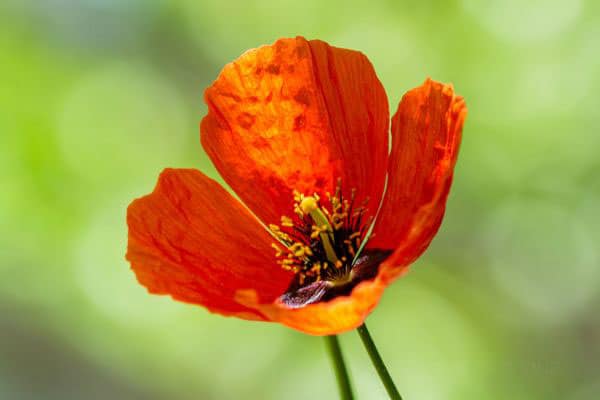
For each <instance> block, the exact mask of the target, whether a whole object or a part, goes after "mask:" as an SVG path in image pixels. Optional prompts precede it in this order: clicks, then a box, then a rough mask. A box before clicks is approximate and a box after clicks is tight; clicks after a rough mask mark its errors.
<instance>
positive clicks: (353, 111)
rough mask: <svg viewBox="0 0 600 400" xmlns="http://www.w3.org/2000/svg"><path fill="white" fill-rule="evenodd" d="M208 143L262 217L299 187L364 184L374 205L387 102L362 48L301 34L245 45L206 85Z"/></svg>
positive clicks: (361, 188)
mask: <svg viewBox="0 0 600 400" xmlns="http://www.w3.org/2000/svg"><path fill="white" fill-rule="evenodd" d="M205 100H206V103H207V104H208V108H209V112H208V115H207V116H206V117H205V118H204V119H203V120H202V124H201V132H202V135H201V137H202V145H203V146H204V149H205V150H206V152H207V153H208V155H209V156H210V158H211V159H212V161H213V163H214V164H215V166H216V168H217V170H218V171H219V173H220V174H221V176H222V177H223V178H224V179H225V181H226V182H227V183H228V184H229V185H230V186H231V187H232V189H233V190H234V191H235V192H236V193H237V194H238V196H239V197H240V198H241V199H242V200H243V201H244V203H245V204H247V205H248V207H249V208H250V209H251V210H252V211H253V212H254V213H255V214H256V215H257V216H258V217H259V218H260V219H262V221H264V222H265V223H278V222H279V219H280V217H281V215H282V214H286V215H289V214H291V213H292V212H293V195H292V192H293V190H294V189H296V190H298V191H300V192H303V193H305V194H312V193H314V192H319V193H321V194H324V193H326V192H333V191H334V189H335V184H336V181H337V179H338V178H341V179H342V187H343V191H344V195H345V196H348V195H349V193H350V190H351V189H353V188H355V189H357V193H358V199H362V198H364V197H369V198H370V203H369V205H370V208H371V209H372V212H373V213H374V212H375V209H376V208H377V206H378V204H379V201H380V199H381V193H382V191H383V184H384V179H385V173H386V171H385V169H386V165H387V149H388V125H389V121H388V118H389V110H388V102H387V97H386V94H385V91H384V89H383V87H382V85H381V83H380V82H379V80H378V79H377V76H376V75H375V72H374V70H373V67H372V65H371V63H370V62H369V60H368V59H367V58H366V57H365V56H364V55H363V54H362V53H360V52H357V51H352V50H346V49H340V48H335V47H332V46H329V45H328V44H326V43H324V42H321V41H316V40H314V41H307V40H306V39H304V38H302V37H298V38H295V39H281V40H278V41H277V42H276V43H274V44H273V45H271V46H264V47H260V48H258V49H254V50H251V51H248V52H246V53H245V54H244V55H242V56H241V57H240V58H239V59H238V60H236V61H235V62H233V63H231V64H228V65H227V66H225V68H224V69H223V71H222V72H221V74H220V75H219V77H218V79H217V80H216V81H215V82H214V83H213V85H212V86H211V87H209V88H208V89H207V90H206V93H205Z"/></svg>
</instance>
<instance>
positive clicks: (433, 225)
mask: <svg viewBox="0 0 600 400" xmlns="http://www.w3.org/2000/svg"><path fill="white" fill-rule="evenodd" d="M466 114H467V109H466V106H465V102H464V100H463V99H462V97H460V96H457V95H456V94H455V93H454V89H453V88H452V85H445V84H442V83H439V82H434V81H432V80H430V79H427V80H426V81H425V83H424V84H423V85H422V86H420V87H417V88H415V89H413V90H411V91H409V92H408V93H406V94H405V95H404V97H403V98H402V101H401V102H400V105H399V106H398V111H397V112H396V114H395V115H394V117H393V118H392V151H391V154H390V159H389V166H388V174H389V175H388V185H387V191H386V194H385V197H384V200H383V204H382V208H381V210H380V212H379V215H378V217H377V222H376V225H375V228H374V231H373V232H374V236H373V237H372V238H371V239H370V240H369V244H368V247H369V248H377V249H390V250H392V249H393V250H394V253H393V254H392V255H391V256H390V258H389V259H388V260H386V261H385V262H384V265H386V264H388V265H393V266H395V267H397V273H400V272H401V270H402V269H403V268H405V267H407V266H408V265H409V264H410V263H412V262H413V261H414V260H415V259H416V258H417V257H418V256H419V255H421V253H422V252H423V251H425V249H426V248H427V246H429V243H430V242H431V240H432V239H433V236H434V235H435V234H436V232H437V230H438V228H439V226H440V224H441V222H442V217H443V216H444V211H445V207H446V198H447V196H448V192H449V191H450V185H451V183H452V176H453V172H454V165H455V163H456V158H457V156H458V149H459V145H460V140H461V133H462V126H463V122H464V120H465V117H466Z"/></svg>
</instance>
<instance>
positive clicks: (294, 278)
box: [127, 37, 466, 335]
mask: <svg viewBox="0 0 600 400" xmlns="http://www.w3.org/2000/svg"><path fill="white" fill-rule="evenodd" d="M205 100H206V103H207V104H208V109H209V112H208V115H206V117H204V119H203V120H202V124H201V133H202V134H201V139H202V145H203V147H204V149H205V150H206V152H207V153H208V155H209V156H210V158H211V160H212V161H213V163H214V164H215V166H216V168H217V170H218V171H219V173H220V174H221V176H222V177H223V179H224V180H225V181H226V182H227V183H228V184H229V185H230V186H231V188H232V189H233V190H234V191H235V193H236V194H237V195H238V196H239V198H240V199H241V201H242V202H243V203H244V204H245V205H246V206H247V207H248V208H246V207H245V206H244V205H242V203H240V202H239V201H238V200H237V199H235V198H234V197H233V196H231V195H230V194H229V193H228V192H227V191H226V190H225V189H223V188H222V187H221V186H220V185H219V184H218V183H217V182H215V181H213V180H212V179H210V178H208V177H207V176H206V175H204V174H203V173H201V172H199V171H197V170H193V169H166V170H165V171H163V173H162V174H161V175H160V177H159V180H158V184H157V185H156V188H155V189H154V191H153V192H152V193H151V194H149V195H147V196H144V197H142V198H140V199H137V200H135V201H134V202H133V203H131V205H130V206H129V209H128V212H127V222H128V225H129V244H128V251H127V259H128V260H129V261H130V263H131V266H132V268H133V270H134V271H135V273H136V275H137V278H138V280H139V282H140V283H141V284H142V285H144V286H146V287H147V288H148V290H149V291H150V292H151V293H157V294H169V295H171V296H172V297H173V298H175V299H177V300H181V301H185V302H188V303H194V304H198V305H202V306H204V307H206V308H207V309H208V310H210V311H212V312H216V313H219V314H222V315H231V316H237V317H240V318H245V319H253V320H264V321H276V322H280V323H282V324H285V325H287V326H290V327H292V328H295V329H297V330H300V331H303V332H307V333H310V334H317V335H328V334H335V333H339V332H342V331H346V330H349V329H353V328H355V327H357V326H359V325H360V324H361V323H362V322H363V320H364V319H365V318H366V316H367V315H368V314H369V313H370V312H371V311H372V310H373V308H374V307H375V306H376V305H377V303H378V301H379V299H380V297H381V295H382V293H383V290H384V289H385V288H386V287H387V286H388V285H389V284H390V283H391V282H392V281H393V280H394V279H396V278H398V277H399V276H401V275H402V274H403V273H404V272H406V270H407V268H408V266H409V265H410V264H411V263H412V262H413V261H414V260H415V259H416V258H417V257H419V255H420V254H421V253H423V251H424V250H425V249H426V248H427V246H428V245H429V243H430V241H431V240H432V238H433V236H434V235H435V233H436V232H437V230H438V228H439V226H440V223H441V221H442V217H443V214H444V209H445V204H446V198H447V196H448V192H449V190H450V185H451V182H452V174H453V169H454V164H455V162H456V157H457V154H458V147H459V143H460V137H461V129H462V125H463V121H464V119H465V116H466V108H465V104H464V101H463V99H462V98H461V97H459V96H457V95H455V94H454V91H453V89H452V86H451V85H445V84H441V83H438V82H434V81H432V80H429V79H428V80H426V81H425V83H424V84H423V85H422V86H419V87H417V88H415V89H413V90H411V91H409V92H408V93H406V94H405V95H404V97H403V98H402V101H401V102H400V105H399V106H398V111H397V112H396V114H395V115H394V116H393V117H392V124H391V140H392V145H391V152H390V153H389V154H388V132H389V131H388V124H389V122H388V121H389V111H388V100H387V97H386V94H385V91H384V89H383V87H382V85H381V83H380V82H379V80H378V79H377V76H376V75H375V72H374V70H373V67H372V65H371V63H370V62H369V60H368V59H367V58H366V57H365V56H364V55H363V54H362V53H360V52H357V51H352V50H346V49H340V48H336V47H331V46H329V45H328V44H327V43H324V42H322V41H318V40H311V41H307V40H305V39H304V38H302V37H298V38H295V39H281V40H279V41H277V42H276V43H275V44H273V45H272V46H264V47H261V48H258V49H254V50H250V51H248V52H246V53H245V54H244V55H242V56H241V57H240V58H239V59H238V60H236V61H235V62H233V63H231V64H228V65H226V66H225V68H224V69H223V71H222V72H221V74H220V75H219V77H218V78H217V80H216V81H215V82H214V83H213V85H212V86H210V87H209V88H208V89H207V90H206V93H205ZM386 176H387V189H386V190H385V191H384V187H385V186H386V185H385V181H386ZM384 192H385V194H384ZM378 209H379V212H378V213H377V210H378ZM376 215H377V219H376V222H375V225H374V228H373V231H372V232H373V235H372V236H371V237H370V239H368V241H367V242H366V243H365V240H367V238H368V235H367V231H368V229H369V227H370V225H371V221H372V218H373V217H375V216H376ZM261 222H262V223H261ZM267 227H268V228H267ZM361 248H362V249H361ZM360 250H362V251H360ZM359 251H360V255H358V256H357V254H359Z"/></svg>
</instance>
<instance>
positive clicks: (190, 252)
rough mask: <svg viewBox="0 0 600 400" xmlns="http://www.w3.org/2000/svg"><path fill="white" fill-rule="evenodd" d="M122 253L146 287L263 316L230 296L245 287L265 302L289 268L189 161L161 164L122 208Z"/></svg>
mask: <svg viewBox="0 0 600 400" xmlns="http://www.w3.org/2000/svg"><path fill="white" fill-rule="evenodd" d="M127 223H128V226H129V243H128V249H127V260H129V262H130V263H131V267H132V269H133V271H134V272H135V274H136V276H137V278H138V280H139V282H140V283H141V284H142V285H144V286H145V287H146V288H147V289H148V291H150V292H151V293H156V294H169V295H171V296H172V297H173V298H175V299H177V300H180V301H184V302H188V303H194V304H199V305H202V306H204V307H206V308H207V309H209V310H210V311H212V312H216V313H219V314H224V315H235V316H238V317H240V318H245V319H261V320H262V319H265V318H266V317H265V316H264V315H263V314H261V313H260V311H257V310H254V309H250V308H248V307H246V306H244V305H241V304H239V303H237V302H236V301H235V299H234V296H235V293H236V292H237V291H238V290H240V289H252V290H253V291H255V293H257V295H258V299H259V302H266V303H271V302H273V301H274V300H275V299H276V298H277V297H278V296H280V295H281V294H282V293H283V292H284V291H285V289H286V288H287V286H288V285H289V283H290V281H291V279H292V275H291V274H290V273H289V272H286V271H284V270H283V269H281V268H280V266H279V265H277V264H276V262H275V258H274V255H273V249H272V248H271V243H272V242H273V239H272V237H271V236H270V235H269V234H268V233H267V231H266V230H265V229H264V228H263V226H261V225H260V223H259V221H258V220H257V219H256V218H255V217H254V216H253V215H251V214H250V212H248V210H247V209H246V208H245V207H244V206H243V205H242V204H240V203H239V201H237V200H236V199H234V198H233V197H232V196H231V195H230V194H229V193H227V191H225V190H224V189H223V188H222V187H221V185H219V184H218V183H217V182H215V181H213V180H212V179H210V178H208V177H207V176H205V175H204V174H202V173H201V172H199V171H197V170H193V169H166V170H164V171H163V173H162V174H161V175H160V178H159V180H158V183H157V185H156V188H155V189H154V191H153V192H152V193H151V194H149V195H147V196H144V197H142V198H139V199H137V200H134V201H133V202H132V203H131V205H130V206H129V208H128V210H127Z"/></svg>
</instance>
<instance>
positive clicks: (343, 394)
mask: <svg viewBox="0 0 600 400" xmlns="http://www.w3.org/2000/svg"><path fill="white" fill-rule="evenodd" d="M325 343H326V344H327V349H328V350H329V355H330V356H331V361H332V362H333V367H334V369H335V378H336V380H337V384H338V389H339V391H340V398H341V399H342V400H352V399H354V395H353V394H352V387H351V386H350V378H349V376H348V370H347V369H346V364H345V363H344V357H343V356H342V349H341V347H340V342H339V340H338V337H337V336H336V335H331V336H325Z"/></svg>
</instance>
